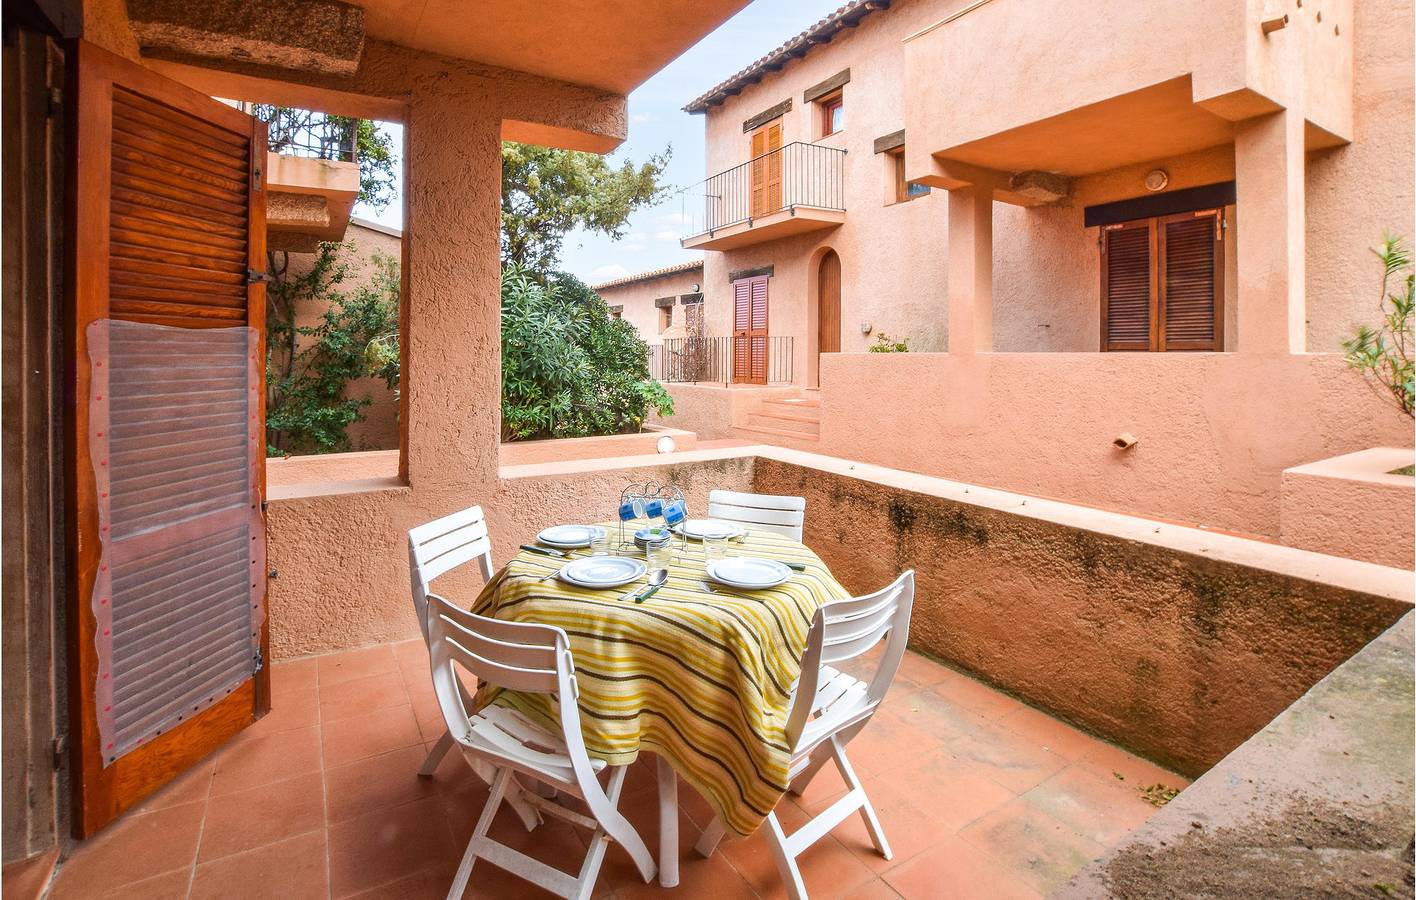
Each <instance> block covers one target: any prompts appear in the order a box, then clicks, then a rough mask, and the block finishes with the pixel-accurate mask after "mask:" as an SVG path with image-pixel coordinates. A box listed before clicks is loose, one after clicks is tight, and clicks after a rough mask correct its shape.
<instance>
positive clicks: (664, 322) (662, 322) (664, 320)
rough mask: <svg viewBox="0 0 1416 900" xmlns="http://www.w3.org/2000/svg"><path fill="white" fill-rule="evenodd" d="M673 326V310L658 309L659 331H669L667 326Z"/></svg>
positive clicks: (670, 308)
mask: <svg viewBox="0 0 1416 900" xmlns="http://www.w3.org/2000/svg"><path fill="white" fill-rule="evenodd" d="M673 324H674V308H673V307H672V306H661V307H659V331H660V333H663V332H665V331H668V330H669V326H671V325H673Z"/></svg>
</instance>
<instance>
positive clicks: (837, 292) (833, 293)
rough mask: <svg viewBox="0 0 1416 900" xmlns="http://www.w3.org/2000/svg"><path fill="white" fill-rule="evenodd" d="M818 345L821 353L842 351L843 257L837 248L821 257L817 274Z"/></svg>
mask: <svg viewBox="0 0 1416 900" xmlns="http://www.w3.org/2000/svg"><path fill="white" fill-rule="evenodd" d="M816 346H817V349H818V350H819V351H820V352H821V353H840V352H841V258H840V257H839V256H837V255H836V251H835V250H827V251H826V255H825V256H823V257H821V267H820V268H819V269H818V270H817V275H816Z"/></svg>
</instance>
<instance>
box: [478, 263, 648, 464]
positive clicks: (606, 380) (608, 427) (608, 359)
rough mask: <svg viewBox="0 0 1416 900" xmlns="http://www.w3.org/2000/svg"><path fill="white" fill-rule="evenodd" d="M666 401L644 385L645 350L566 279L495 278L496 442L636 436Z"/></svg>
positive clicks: (521, 274) (510, 273) (585, 290)
mask: <svg viewBox="0 0 1416 900" xmlns="http://www.w3.org/2000/svg"><path fill="white" fill-rule="evenodd" d="M651 411H657V412H658V413H659V415H669V414H670V413H672V412H673V399H672V398H671V397H670V396H669V394H668V392H667V391H665V390H664V386H663V385H661V384H659V382H657V381H655V380H653V379H652V378H650V377H649V345H648V344H646V343H644V341H643V340H641V339H640V337H639V335H638V333H637V332H636V331H635V330H634V326H632V325H630V324H629V323H628V322H625V321H623V320H620V319H616V318H613V317H612V316H611V315H610V311H609V307H607V306H606V305H605V301H604V300H602V299H600V296H599V295H598V294H596V293H595V292H594V291H592V290H591V289H590V288H589V287H587V286H586V285H585V283H584V282H582V281H580V280H579V279H578V278H576V277H574V276H573V275H568V274H565V273H556V274H554V275H552V276H550V277H549V278H547V279H545V281H542V280H540V279H537V278H535V277H533V276H532V275H531V274H530V273H528V272H527V271H525V270H524V269H521V268H519V267H516V266H511V267H508V268H507V270H506V271H505V272H504V274H503V276H502V438H503V440H531V439H536V438H563V437H587V436H590V435H600V434H626V433H631V432H635V431H638V430H639V428H640V426H642V425H643V424H644V419H645V418H646V417H647V416H648V415H649V413H650V412H651Z"/></svg>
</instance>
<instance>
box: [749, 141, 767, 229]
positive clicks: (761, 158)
mask: <svg viewBox="0 0 1416 900" xmlns="http://www.w3.org/2000/svg"><path fill="white" fill-rule="evenodd" d="M748 152H749V153H750V154H751V159H752V162H751V163H749V164H748V168H749V170H750V172H751V178H752V184H751V186H750V187H751V192H752V206H751V213H750V215H751V216H752V217H753V218H756V217H757V216H760V215H762V214H763V213H765V212H766V211H767V156H766V154H767V132H765V131H755V132H753V134H752V144H751V147H750V149H749V150H748Z"/></svg>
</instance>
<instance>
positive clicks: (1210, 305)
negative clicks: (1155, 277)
mask: <svg viewBox="0 0 1416 900" xmlns="http://www.w3.org/2000/svg"><path fill="white" fill-rule="evenodd" d="M1219 216H1220V214H1219V211H1218V210H1213V209H1209V210H1201V211H1199V212H1188V213H1179V214H1177V215H1173V216H1166V217H1164V218H1162V219H1160V220H1159V221H1158V224H1157V230H1158V232H1159V248H1158V250H1159V252H1158V253H1157V258H1158V259H1159V261H1160V276H1159V282H1160V311H1161V314H1160V320H1161V330H1160V335H1161V336H1160V348H1159V349H1161V350H1216V351H1217V350H1222V349H1224V347H1223V343H1224V338H1223V328H1224V324H1223V323H1224V319H1223V315H1222V310H1223V300H1222V297H1223V282H1224V254H1223V246H1224V245H1223V243H1222V238H1223V231H1222V226H1221V220H1220V217H1219Z"/></svg>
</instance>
